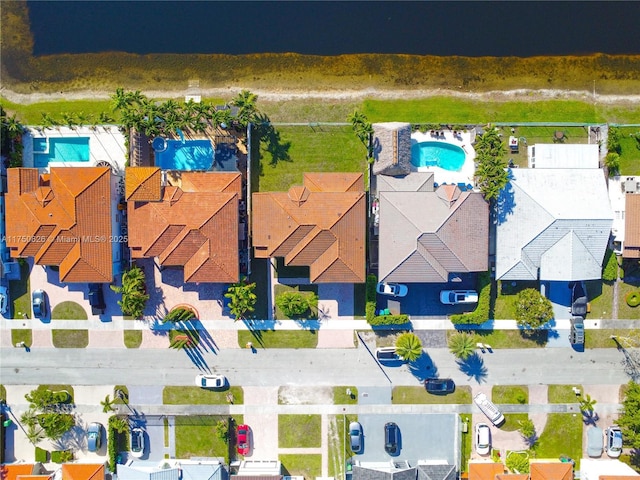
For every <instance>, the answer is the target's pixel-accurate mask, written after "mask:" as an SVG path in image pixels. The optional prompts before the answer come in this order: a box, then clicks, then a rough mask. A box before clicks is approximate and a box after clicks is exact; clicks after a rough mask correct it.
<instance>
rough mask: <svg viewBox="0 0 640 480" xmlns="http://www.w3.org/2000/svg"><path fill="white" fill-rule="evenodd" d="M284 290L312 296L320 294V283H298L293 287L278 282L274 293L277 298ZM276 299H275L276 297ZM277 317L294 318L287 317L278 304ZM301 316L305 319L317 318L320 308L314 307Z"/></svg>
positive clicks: (280, 318)
mask: <svg viewBox="0 0 640 480" xmlns="http://www.w3.org/2000/svg"><path fill="white" fill-rule="evenodd" d="M284 292H300V294H301V295H303V296H305V297H307V298H308V297H310V296H311V295H312V294H315V295H316V297H317V296H318V285H296V286H295V287H291V286H289V285H283V284H281V283H278V284H276V285H274V288H273V293H274V295H275V298H278V296H279V295H281V294H283V293H284ZM274 300H275V299H274ZM276 318H277V319H279V320H291V319H292V318H290V317H287V316H286V315H285V313H284V312H283V311H282V310H281V309H280V307H278V306H277V305H276ZM300 318H305V319H315V318H318V308H317V307H312V308H311V309H310V311H309V312H308V313H307V314H306V315H305V314H303V315H301V316H300Z"/></svg>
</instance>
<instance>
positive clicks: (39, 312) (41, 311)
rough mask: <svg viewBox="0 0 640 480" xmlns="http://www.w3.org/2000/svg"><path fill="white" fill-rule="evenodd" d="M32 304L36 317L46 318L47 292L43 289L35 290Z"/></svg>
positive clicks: (32, 295)
mask: <svg viewBox="0 0 640 480" xmlns="http://www.w3.org/2000/svg"><path fill="white" fill-rule="evenodd" d="M31 306H32V307H33V315H34V316H35V317H36V318H45V317H46V316H47V311H48V309H47V294H46V293H44V291H43V290H34V291H33V293H32V294H31Z"/></svg>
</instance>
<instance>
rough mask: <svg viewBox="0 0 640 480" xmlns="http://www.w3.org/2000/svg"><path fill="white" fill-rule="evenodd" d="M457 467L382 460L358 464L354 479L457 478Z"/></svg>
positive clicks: (412, 479) (449, 479)
mask: <svg viewBox="0 0 640 480" xmlns="http://www.w3.org/2000/svg"><path fill="white" fill-rule="evenodd" d="M457 478H458V474H457V471H456V467H455V466H453V465H446V464H424V465H418V466H415V467H410V466H409V464H407V463H406V462H393V461H390V462H386V463H385V462H380V463H377V464H371V463H369V464H363V465H356V466H354V467H353V470H352V480H456V479H457Z"/></svg>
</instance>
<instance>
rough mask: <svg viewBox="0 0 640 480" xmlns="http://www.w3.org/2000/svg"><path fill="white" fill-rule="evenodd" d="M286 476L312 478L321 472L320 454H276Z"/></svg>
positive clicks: (306, 479)
mask: <svg viewBox="0 0 640 480" xmlns="http://www.w3.org/2000/svg"><path fill="white" fill-rule="evenodd" d="M278 459H279V460H280V462H282V467H283V468H284V470H285V471H286V475H287V476H289V475H290V476H302V477H304V478H305V480H313V479H315V478H317V477H319V476H320V475H321V474H322V455H302V454H298V455H278Z"/></svg>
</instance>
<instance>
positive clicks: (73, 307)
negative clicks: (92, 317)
mask: <svg viewBox="0 0 640 480" xmlns="http://www.w3.org/2000/svg"><path fill="white" fill-rule="evenodd" d="M87 318H89V317H87V312H86V311H85V309H84V308H82V305H79V304H77V303H76V302H71V301H67V302H61V303H59V304H57V305H56V306H55V307H53V310H52V311H51V319H52V320H86V319H87Z"/></svg>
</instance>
